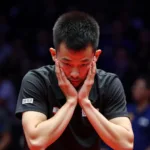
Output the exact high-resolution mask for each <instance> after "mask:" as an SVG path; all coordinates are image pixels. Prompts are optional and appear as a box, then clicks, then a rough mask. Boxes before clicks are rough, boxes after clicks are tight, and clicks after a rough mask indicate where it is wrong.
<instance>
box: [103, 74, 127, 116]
mask: <svg viewBox="0 0 150 150" xmlns="http://www.w3.org/2000/svg"><path fill="white" fill-rule="evenodd" d="M104 93H105V105H104V116H105V117H106V118H107V119H113V118H115V117H125V116H126V117H128V112H127V106H126V104H127V103H126V96H125V92H124V88H123V86H122V83H121V81H120V79H119V78H118V77H115V78H113V80H111V81H109V83H108V84H107V87H106V88H105V92H104Z"/></svg>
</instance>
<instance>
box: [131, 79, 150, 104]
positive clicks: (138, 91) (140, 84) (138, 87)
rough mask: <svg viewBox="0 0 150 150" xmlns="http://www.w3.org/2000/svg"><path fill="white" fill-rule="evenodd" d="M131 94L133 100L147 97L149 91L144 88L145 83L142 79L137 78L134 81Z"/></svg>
mask: <svg viewBox="0 0 150 150" xmlns="http://www.w3.org/2000/svg"><path fill="white" fill-rule="evenodd" d="M132 95H133V98H134V99H135V101H142V100H145V99H147V97H148V95H149V91H148V89H147V88H146V83H145V81H144V80H143V79H138V80H136V81H135V83H134V85H133V88H132Z"/></svg>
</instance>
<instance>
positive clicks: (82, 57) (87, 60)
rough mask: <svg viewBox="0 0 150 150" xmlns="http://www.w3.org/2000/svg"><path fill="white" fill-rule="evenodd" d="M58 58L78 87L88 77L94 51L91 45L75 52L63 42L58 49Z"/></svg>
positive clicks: (69, 78)
mask: <svg viewBox="0 0 150 150" xmlns="http://www.w3.org/2000/svg"><path fill="white" fill-rule="evenodd" d="M56 58H57V60H58V61H59V62H60V66H61V68H62V70H63V71H64V73H65V75H66V77H67V78H68V80H69V81H70V82H71V84H72V85H73V86H74V87H76V88H77V87H79V86H80V85H81V84H82V83H83V81H84V80H85V79H86V76H87V73H88V71H89V68H90V65H91V63H92V61H93V59H94V52H93V48H92V47H91V46H88V47H87V48H85V49H84V50H81V51H79V52H75V51H73V50H70V49H68V48H67V47H66V45H65V44H61V45H60V47H59V50H57V55H56Z"/></svg>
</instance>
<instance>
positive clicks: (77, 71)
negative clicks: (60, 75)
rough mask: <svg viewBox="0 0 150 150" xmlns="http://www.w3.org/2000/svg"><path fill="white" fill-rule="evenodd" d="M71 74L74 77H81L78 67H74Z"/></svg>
mask: <svg viewBox="0 0 150 150" xmlns="http://www.w3.org/2000/svg"><path fill="white" fill-rule="evenodd" d="M70 76H71V78H72V79H77V78H79V70H78V69H77V68H72V71H71V74H70Z"/></svg>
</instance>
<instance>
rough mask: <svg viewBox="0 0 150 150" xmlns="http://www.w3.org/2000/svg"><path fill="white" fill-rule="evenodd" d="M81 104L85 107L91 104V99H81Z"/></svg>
mask: <svg viewBox="0 0 150 150" xmlns="http://www.w3.org/2000/svg"><path fill="white" fill-rule="evenodd" d="M79 104H80V105H81V106H82V107H83V106H84V107H89V106H90V105H91V101H90V100H89V99H88V98H85V99H79Z"/></svg>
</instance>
